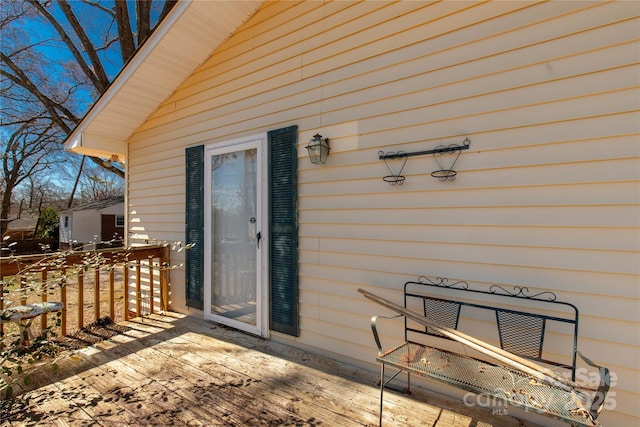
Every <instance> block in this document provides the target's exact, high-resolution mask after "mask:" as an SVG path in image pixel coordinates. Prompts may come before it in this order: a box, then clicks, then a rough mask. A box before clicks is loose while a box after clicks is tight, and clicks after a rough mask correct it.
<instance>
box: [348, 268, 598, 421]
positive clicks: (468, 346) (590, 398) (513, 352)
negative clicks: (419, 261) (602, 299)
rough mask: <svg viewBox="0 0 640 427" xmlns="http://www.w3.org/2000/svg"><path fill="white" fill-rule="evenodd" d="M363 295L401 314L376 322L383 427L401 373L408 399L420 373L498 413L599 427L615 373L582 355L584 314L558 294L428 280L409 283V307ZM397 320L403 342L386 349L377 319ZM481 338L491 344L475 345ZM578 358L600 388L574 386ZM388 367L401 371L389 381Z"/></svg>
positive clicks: (406, 301) (406, 287)
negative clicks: (390, 391) (519, 411)
mask: <svg viewBox="0 0 640 427" xmlns="http://www.w3.org/2000/svg"><path fill="white" fill-rule="evenodd" d="M359 292H361V293H363V294H364V295H365V297H367V298H369V299H372V300H373V301H375V302H377V303H379V304H382V305H383V306H385V307H387V308H390V309H392V310H394V311H396V312H397V313H398V315H396V316H392V317H383V316H373V317H372V319H371V328H372V331H373V336H374V339H375V342H376V345H377V347H378V356H377V358H376V360H377V361H378V362H380V363H381V370H380V425H382V410H383V398H384V389H385V387H386V386H387V384H388V383H389V382H390V381H392V380H393V379H394V378H396V377H397V376H398V375H399V374H400V373H401V372H406V373H407V389H406V392H410V387H411V374H412V373H413V374H417V375H419V376H421V377H426V378H430V379H433V380H437V381H440V382H442V383H445V384H448V385H452V386H455V387H457V388H460V389H462V390H465V391H468V392H471V393H473V394H474V395H476V396H478V395H479V396H482V397H483V398H484V399H482V401H483V402H491V403H492V407H491V409H492V410H493V411H494V412H497V413H505V412H506V405H507V404H509V405H513V406H516V407H520V408H524V409H525V410H527V411H535V412H538V413H542V414H544V415H547V416H551V417H554V418H557V419H560V420H563V421H565V422H568V423H570V424H573V425H587V426H595V425H598V423H597V421H596V418H597V417H598V415H599V413H600V411H601V410H602V407H603V404H604V402H605V398H606V394H607V392H608V390H609V384H610V378H609V370H608V369H607V368H603V367H600V366H597V365H595V364H594V363H593V362H591V361H590V360H589V359H587V358H586V357H584V356H583V355H582V354H581V353H580V352H579V351H578V309H577V308H576V307H575V306H574V305H573V304H570V303H567V302H560V301H557V300H556V295H555V294H554V293H552V292H542V293H538V294H535V295H530V294H529V290H528V289H527V288H523V287H514V288H513V290H511V291H509V290H507V289H505V288H503V287H501V286H498V285H493V286H491V287H490V288H489V290H475V289H471V288H470V286H469V284H468V283H467V282H464V281H457V282H454V283H449V281H448V280H447V279H444V278H435V279H430V278H427V277H420V278H419V279H418V281H409V282H406V283H405V285H404V306H399V305H395V304H393V303H391V302H390V301H387V300H384V299H383V298H380V297H377V296H375V295H373V294H371V293H369V292H367V291H364V290H361V289H359ZM525 306H526V307H525ZM394 317H404V343H402V344H401V345H399V346H396V347H393V348H391V349H388V350H383V348H382V345H381V343H380V337H379V334H378V320H379V319H380V318H383V319H391V318H394ZM463 326H464V327H463ZM463 330H464V332H462V331H463ZM467 331H469V333H470V334H472V335H473V336H471V335H467V334H466V332H467ZM482 332H484V333H482ZM480 334H481V335H482V339H483V340H486V341H483V340H480V339H477V338H475V337H477V336H478V335H480ZM489 341H492V342H496V343H497V345H496V346H493V345H492V344H490V343H489ZM545 342H546V343H547V346H545ZM461 343H462V345H461ZM563 343H564V345H562V344H563ZM547 347H549V348H547ZM561 347H564V349H562V348H561ZM460 349H463V350H464V351H460ZM563 350H564V354H562V353H563ZM470 351H471V352H475V353H474V354H473V356H472V355H469V352H470ZM476 353H477V354H476ZM577 356H580V358H581V359H582V360H584V362H585V363H586V364H587V365H590V366H592V367H595V368H597V369H598V371H599V372H598V373H599V384H597V385H595V386H594V385H593V384H592V385H589V384H581V385H578V384H577V383H576V382H575V381H576V370H577V361H578V357H577ZM505 362H506V363H505ZM387 365H388V366H390V367H393V368H396V369H397V370H396V372H395V373H394V374H393V375H391V376H390V377H389V378H385V376H386V374H385V367H386V366H387ZM590 378H593V377H590ZM466 399H467V396H466V395H465V403H466V404H469V402H468V401H467V400H466ZM476 401H480V400H478V399H476ZM496 403H499V404H500V405H501V406H500V407H498V406H497V405H496ZM501 408H502V409H501Z"/></svg>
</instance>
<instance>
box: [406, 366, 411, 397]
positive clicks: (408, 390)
mask: <svg viewBox="0 0 640 427" xmlns="http://www.w3.org/2000/svg"><path fill="white" fill-rule="evenodd" d="M407 394H411V372H410V371H407Z"/></svg>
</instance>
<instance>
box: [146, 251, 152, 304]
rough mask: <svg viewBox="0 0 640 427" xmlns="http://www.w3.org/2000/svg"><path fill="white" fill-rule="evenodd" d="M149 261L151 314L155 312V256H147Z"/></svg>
mask: <svg viewBox="0 0 640 427" xmlns="http://www.w3.org/2000/svg"><path fill="white" fill-rule="evenodd" d="M147 262H148V263H149V314H152V313H153V256H151V255H150V256H149V258H147Z"/></svg>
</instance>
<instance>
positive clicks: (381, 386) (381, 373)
mask: <svg viewBox="0 0 640 427" xmlns="http://www.w3.org/2000/svg"><path fill="white" fill-rule="evenodd" d="M383 395H384V363H381V364H380V419H379V420H378V425H379V426H380V427H382V396H383Z"/></svg>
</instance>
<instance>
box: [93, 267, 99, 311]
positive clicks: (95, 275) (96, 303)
mask: <svg viewBox="0 0 640 427" xmlns="http://www.w3.org/2000/svg"><path fill="white" fill-rule="evenodd" d="M93 306H94V309H93V313H94V318H95V319H94V320H98V319H99V318H100V268H99V267H94V269H93Z"/></svg>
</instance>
